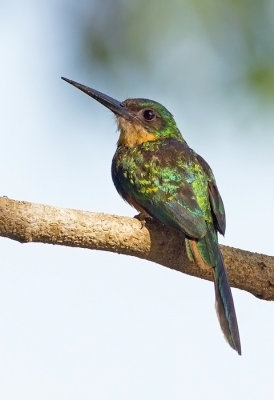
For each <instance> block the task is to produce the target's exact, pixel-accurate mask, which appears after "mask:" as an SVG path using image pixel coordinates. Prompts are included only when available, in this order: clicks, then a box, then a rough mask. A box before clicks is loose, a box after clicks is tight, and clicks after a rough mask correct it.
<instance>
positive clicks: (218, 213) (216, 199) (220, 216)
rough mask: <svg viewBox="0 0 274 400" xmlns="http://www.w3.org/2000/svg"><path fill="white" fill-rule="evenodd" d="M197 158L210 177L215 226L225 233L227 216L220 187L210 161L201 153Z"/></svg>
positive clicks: (210, 197) (210, 199)
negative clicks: (209, 163)
mask: <svg viewBox="0 0 274 400" xmlns="http://www.w3.org/2000/svg"><path fill="white" fill-rule="evenodd" d="M197 159H198V161H199V163H200V165H201V166H202V168H203V169H204V172H205V173H206V176H207V179H208V194H209V201H210V205H211V209H212V214H213V217H214V225H215V228H216V229H217V230H218V231H219V232H220V233H221V234H222V235H224V234H225V228H226V218H225V209H224V203H223V200H222V198H221V195H220V193H219V190H218V187H217V185H216V181H215V178H214V175H213V172H212V170H211V168H210V166H209V165H208V163H207V162H206V161H205V160H204V159H203V158H202V157H201V156H199V155H197Z"/></svg>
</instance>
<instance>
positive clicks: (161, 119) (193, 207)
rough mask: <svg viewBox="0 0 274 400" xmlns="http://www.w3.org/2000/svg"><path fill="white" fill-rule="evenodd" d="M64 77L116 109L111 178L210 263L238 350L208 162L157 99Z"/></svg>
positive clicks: (192, 254) (194, 256) (221, 313)
mask: <svg viewBox="0 0 274 400" xmlns="http://www.w3.org/2000/svg"><path fill="white" fill-rule="evenodd" d="M63 79H65V78H63ZM65 80H66V81H67V82H69V83H71V84H72V85H74V86H76V87H77V88H79V89H80V90H82V91H83V92H85V93H87V94H88V95H89V96H91V97H93V98H95V99H96V100H97V101H99V102H100V103H102V104H103V105H105V106H106V107H108V108H109V109H110V110H111V111H113V112H114V113H115V115H116V117H117V120H118V128H119V130H120V138H119V141H118V147H117V150H116V152H115V155H114V157H113V161H112V179H113V182H114V185H115V187H116V189H117V191H118V192H119V194H120V195H121V196H122V197H123V198H124V199H125V200H126V201H127V202H128V203H129V204H131V205H132V206H134V207H135V208H136V209H137V210H138V211H141V212H142V211H145V212H146V213H147V214H149V215H150V216H151V217H153V218H155V219H157V220H158V221H160V222H161V223H163V224H165V225H168V226H170V227H173V228H175V229H177V230H179V231H181V232H183V233H184V234H185V242H186V250H187V254H188V257H189V258H190V260H192V261H195V262H196V263H198V264H199V265H201V266H205V265H207V266H209V267H212V270H213V275H214V281H215V294H216V310H217V314H218V317H219V321H220V325H221V328H222V330H223V332H224V335H225V337H226V339H227V341H228V342H229V344H230V345H231V347H232V348H233V349H235V350H236V351H237V352H238V353H239V354H241V344H240V337H239V331H238V325H237V319H236V313H235V310H234V304H233V298H232V294H231V290H230V286H229V283H228V279H227V274H226V269H225V266H224V262H223V258H222V255H221V252H220V249H219V245H218V235H217V232H218V231H219V232H220V233H221V234H224V233H225V224H226V221H225V211H224V206H223V202H222V199H221V196H220V194H219V191H218V188H217V186H216V182H215V178H214V176H213V173H212V171H211V169H210V167H209V165H208V164H207V163H206V161H205V160H204V159H203V158H202V157H201V156H199V155H198V154H196V153H195V152H194V151H193V150H192V149H191V148H190V147H189V146H188V145H187V143H186V142H185V140H184V139H183V137H182V136H181V133H180V131H179V130H178V128H177V125H176V123H175V121H174V119H173V116H172V115H171V114H170V112H169V111H168V110H167V109H166V108H165V107H164V106H162V105H161V104H159V103H157V102H155V101H151V100H146V99H128V100H125V101H124V102H119V101H117V100H114V99H112V98H111V97H109V96H107V95H105V94H103V93H100V92H98V91H96V90H94V89H91V88H89V87H87V86H84V85H81V84H79V83H76V82H73V81H70V80H68V79H65Z"/></svg>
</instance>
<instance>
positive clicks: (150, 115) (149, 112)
mask: <svg viewBox="0 0 274 400" xmlns="http://www.w3.org/2000/svg"><path fill="white" fill-rule="evenodd" d="M143 116H144V118H145V119H146V120H147V121H151V120H152V119H154V118H155V117H156V115H155V112H154V111H152V110H144V111H143Z"/></svg>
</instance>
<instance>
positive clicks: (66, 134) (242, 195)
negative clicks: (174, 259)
mask: <svg viewBox="0 0 274 400" xmlns="http://www.w3.org/2000/svg"><path fill="white" fill-rule="evenodd" d="M86 4H87V3H86V2H81V1H80V2H77V1H73V0H70V1H67V2H66V1H65V0H59V1H53V0H49V1H41V2H35V1H34V0H29V1H25V2H20V1H19V0H17V1H16V0H13V1H10V2H6V3H5V4H4V3H2V4H1V6H0V24H1V25H0V26H1V35H0V46H1V56H0V57H1V77H0V89H1V92H0V109H1V118H0V130H1V138H2V140H1V147H0V160H1V165H2V168H1V169H0V181H1V195H6V196H8V197H9V198H13V199H16V200H26V201H33V202H38V203H44V204H51V205H55V206H63V207H69V208H76V209H83V210H90V211H100V212H106V213H112V214H119V215H128V216H133V215H135V214H136V212H135V210H134V209H132V208H130V207H129V206H128V205H127V204H126V203H125V202H123V201H122V199H121V198H119V196H118V194H117V193H116V191H115V189H114V186H113V184H112V182H111V177H110V164H111V159H112V156H113V153H114V151H115V145H116V141H117V132H116V126H115V124H114V119H113V117H112V115H111V113H110V112H109V111H107V110H106V109H104V107H102V106H101V105H99V104H97V103H96V102H95V101H93V100H92V99H90V98H89V97H88V96H85V95H84V94H83V93H81V92H80V91H77V90H76V89H73V88H72V87H70V86H69V85H68V84H66V83H65V82H63V81H61V79H60V76H62V75H63V76H66V77H68V78H71V79H73V80H76V81H79V82H81V83H84V84H86V85H89V86H93V87H95V88H96V89H98V90H100V91H104V92H106V93H108V94H109V95H111V96H112V97H116V98H118V99H121V100H123V99H124V98H126V97H147V98H153V99H155V100H157V101H159V102H161V103H163V104H164V105H165V106H166V107H167V108H168V109H169V110H170V111H171V112H172V113H173V114H174V116H175V119H176V121H177V122H178V125H179V127H180V128H181V130H182V132H183V134H184V137H185V138H186V140H187V142H188V143H189V144H190V146H192V147H193V148H194V149H195V150H196V151H197V152H199V153H200V154H201V155H202V156H204V157H205V158H206V160H207V161H208V162H209V164H210V165H211V166H212V168H213V170H214V173H215V176H216V179H217V183H218V186H219V189H220V191H221V194H222V196H223V199H224V202H225V207H226V213H227V233H226V237H225V238H223V237H222V238H221V239H220V241H221V243H224V244H226V245H230V246H234V247H239V248H242V249H246V250H250V251H256V252H261V253H265V254H269V255H271V254H273V236H274V235H273V232H274V228H273V226H274V224H273V223H274V216H273V210H274V206H273V198H274V184H273V174H274V157H273V151H274V130H273V126H274V124H273V123H274V119H273V114H272V116H271V112H270V110H269V109H265V108H264V107H263V106H262V105H259V104H258V103H257V102H256V100H255V99H254V98H253V96H252V94H251V93H250V92H248V91H246V92H245V91H243V90H238V91H236V90H232V91H229V90H228V91H226V90H224V87H223V86H222V85H221V84H220V82H222V68H223V67H224V66H223V65H222V60H219V59H218V57H217V56H216V55H214V54H213V53H212V52H211V51H210V49H209V48H207V46H206V44H205V43H203V42H201V41H200V39H199V37H198V35H195V34H194V33H193V31H191V33H190V34H189V37H188V39H187V40H185V41H184V42H183V44H178V43H177V44H176V43H173V46H170V53H169V57H166V58H165V57H161V58H160V60H161V61H159V65H158V68H157V69H155V72H154V73H153V74H151V72H147V73H146V74H142V73H140V72H138V71H137V70H135V69H134V68H132V69H130V68H128V66H125V67H124V69H122V70H120V75H119V74H118V75H117V72H115V71H113V73H111V71H109V72H108V73H107V74H106V73H105V72H104V70H102V69H100V67H99V66H98V64H96V65H95V64H94V68H93V67H92V66H91V65H90V64H89V65H87V64H86V65H85V64H84V62H83V60H80V50H79V49H80V39H79V35H78V34H77V23H78V22H77V18H76V17H75V15H77V12H79V13H80V14H81V13H82V14H83V13H84V12H85V7H86ZM74 18H75V19H74ZM90 23H91V24H92V23H93V21H92V20H91V21H90ZM179 50H180V51H179ZM179 53H180V54H181V57H182V58H181V61H180V62H179V61H178V56H177V55H178V54H179ZM186 61H187V62H186ZM175 64H176V65H175ZM174 65H175V66H174ZM175 67H176V68H175ZM176 71H177V72H176ZM171 75H172V82H173V83H170V84H169V80H170V79H171ZM121 76H122V78H123V79H122V80H121V82H122V83H120V80H119V79H121ZM161 82H162V84H161ZM176 82H177V83H176ZM178 82H179V83H178ZM0 249H1V279H0V398H1V399H3V400H14V399H22V400H23V399H27V400H34V399H35V400H36V399H39V400H43V399H54V400H55V399H66V400H70V399H77V400H80V399H96V400H106V399H108V400H118V399H119V400H126V399H127V400H128V399H131V400H135V399H136V400H137V399H138V400H139V399H159V400H163V399H174V400H177V399H178V400H179V399H184V398H187V399H195V400H196V399H197V400H198V399H201V398H205V399H206V398H211V399H220V398H221V399H223V400H231V399H243V398H248V399H250V400H252V399H261V398H267V397H268V398H272V397H273V363H274V304H273V303H271V302H265V301H260V300H257V299H256V298H255V297H253V296H252V295H250V294H248V293H246V292H243V291H240V290H237V289H233V296H234V301H235V306H236V310H237V316H238V322H239V328H240V333H241V340H242V350H243V356H242V357H239V356H238V355H237V354H236V352H234V351H232V350H231V349H230V347H229V346H228V345H227V344H226V342H225V340H224V338H223V336H222V333H221V332H220V329H219V326H218V322H217V318H216V315H215V310H214V288H213V284H212V283H209V282H206V281H202V280H200V279H197V278H192V277H189V276H186V275H183V274H180V273H178V272H175V271H171V270H169V269H166V268H164V267H161V266H159V265H156V264H153V263H149V262H148V261H142V260H139V259H135V258H130V257H125V256H120V255H115V254H111V253H109V254H108V253H104V252H97V251H89V250H82V249H75V248H66V247H60V246H49V245H42V244H41V245H40V244H23V245H22V244H19V243H17V242H13V241H11V240H9V239H5V238H0Z"/></svg>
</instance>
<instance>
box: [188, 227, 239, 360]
mask: <svg viewBox="0 0 274 400" xmlns="http://www.w3.org/2000/svg"><path fill="white" fill-rule="evenodd" d="M215 235H216V234H215V232H214V233H213V232H208V234H207V235H206V236H205V237H204V238H202V239H200V240H198V241H194V240H189V239H186V245H187V249H188V251H187V252H188V255H189V253H190V251H191V255H192V256H193V259H194V260H195V262H196V263H197V264H198V265H201V266H205V265H207V266H211V267H213V273H214V284H215V298H216V304H215V305H216V311H217V316H218V319H219V323H220V326H221V329H222V331H223V333H224V336H225V338H226V340H227V341H228V343H229V344H230V346H231V347H232V348H233V349H234V350H236V351H237V352H238V354H241V342H240V335H239V329H238V323H237V317H236V313H235V308H234V302H233V297H232V293H231V289H230V286H229V282H228V277H227V273H226V269H225V265H224V261H223V257H222V254H221V252H220V249H219V245H218V242H217V236H215ZM189 250H190V251H189Z"/></svg>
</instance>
